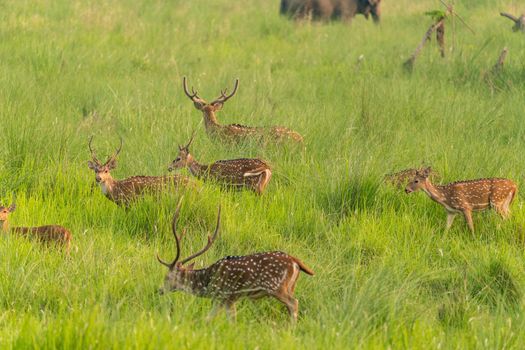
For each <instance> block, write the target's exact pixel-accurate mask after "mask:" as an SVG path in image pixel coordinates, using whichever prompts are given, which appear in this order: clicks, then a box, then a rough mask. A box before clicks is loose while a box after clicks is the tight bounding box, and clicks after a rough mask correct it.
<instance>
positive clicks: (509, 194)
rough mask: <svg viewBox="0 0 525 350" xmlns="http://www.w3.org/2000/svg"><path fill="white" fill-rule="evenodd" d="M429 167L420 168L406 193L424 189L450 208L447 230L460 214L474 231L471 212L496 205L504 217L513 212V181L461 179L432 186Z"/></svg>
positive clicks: (495, 208)
mask: <svg viewBox="0 0 525 350" xmlns="http://www.w3.org/2000/svg"><path fill="white" fill-rule="evenodd" d="M429 174H430V169H428V168H427V169H425V170H423V171H417V172H416V175H415V176H414V178H413V179H412V181H411V182H410V183H409V184H408V185H407V187H406V189H405V192H406V193H407V194H408V193H412V192H414V191H417V190H422V191H424V192H425V193H426V194H427V195H428V196H429V197H430V198H431V199H432V200H433V201H435V202H437V203H439V204H441V205H442V206H443V207H445V210H446V211H447V230H448V229H449V228H450V227H451V226H452V223H453V222H454V218H455V217H456V215H457V214H463V216H464V217H465V220H466V221H467V224H468V227H469V229H470V230H471V231H472V232H474V223H473V221H472V212H473V211H481V210H485V209H489V208H493V209H494V210H495V211H496V212H497V213H498V214H499V215H501V217H503V218H504V219H506V218H508V217H509V215H510V208H509V207H510V204H511V203H512V200H513V199H514V196H515V195H516V191H517V186H516V184H515V183H514V182H512V181H511V180H507V179H501V178H490V179H477V180H468V181H458V182H453V183H450V184H447V185H433V184H432V183H431V182H430V179H429Z"/></svg>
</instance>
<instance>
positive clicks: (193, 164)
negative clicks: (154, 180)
mask: <svg viewBox="0 0 525 350" xmlns="http://www.w3.org/2000/svg"><path fill="white" fill-rule="evenodd" d="M192 142H193V136H192V137H191V139H190V141H189V142H188V144H187V145H186V146H179V155H178V156H177V158H176V159H175V160H174V161H173V162H172V163H171V164H170V166H169V167H168V171H173V170H175V169H181V168H185V167H187V168H188V169H189V171H190V173H191V174H192V175H193V176H195V177H197V178H199V179H203V180H205V181H206V180H215V181H217V182H218V183H220V184H222V185H225V186H228V187H232V188H235V189H242V188H248V189H251V190H252V191H254V192H255V193H257V194H262V193H263V192H264V190H265V188H266V186H267V185H268V182H270V179H271V177H272V170H271V169H270V166H269V165H268V164H267V163H266V162H265V161H263V160H261V159H257V158H241V159H228V160H219V161H216V162H214V163H212V164H208V165H205V164H200V163H199V162H197V160H196V159H195V158H193V156H192V155H191V153H190V145H191V143H192Z"/></svg>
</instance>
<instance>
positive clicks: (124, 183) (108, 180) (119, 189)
mask: <svg viewBox="0 0 525 350" xmlns="http://www.w3.org/2000/svg"><path fill="white" fill-rule="evenodd" d="M92 141H93V137H91V138H90V140H89V151H90V152H91V157H92V160H90V161H88V167H89V168H90V169H91V170H93V171H94V172H95V180H96V181H97V183H98V184H99V185H100V188H101V190H102V193H103V194H104V195H105V196H106V197H107V198H108V199H109V200H111V201H113V202H114V203H116V204H117V205H125V206H128V205H129V204H130V202H131V201H133V200H135V199H137V198H138V197H140V196H142V195H144V194H146V193H159V192H161V191H162V190H164V189H166V188H169V187H170V186H173V187H174V188H179V187H183V186H188V185H189V184H190V181H189V179H188V178H187V177H186V176H181V175H174V176H133V177H129V178H127V179H124V180H115V179H114V178H113V177H112V176H111V170H113V169H115V168H116V167H117V156H118V155H119V153H120V151H121V150H122V139H121V140H120V146H119V148H118V149H117V150H116V151H115V153H114V154H113V155H112V156H111V157H109V158H108V160H107V161H106V162H105V163H104V164H102V162H100V161H99V160H98V159H97V156H96V154H95V151H94V150H93V149H92V148H91V142H92Z"/></svg>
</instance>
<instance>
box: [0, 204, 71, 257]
mask: <svg viewBox="0 0 525 350" xmlns="http://www.w3.org/2000/svg"><path fill="white" fill-rule="evenodd" d="M15 209H16V205H15V204H14V203H13V204H11V205H10V206H9V207H4V206H0V223H2V231H3V232H4V233H8V232H14V233H17V234H19V235H21V236H24V237H29V238H34V239H36V240H37V241H40V242H42V243H45V244H49V245H51V244H55V245H60V246H63V247H64V248H65V250H66V253H67V254H69V251H70V249H71V232H69V230H68V229H66V228H65V227H62V226H58V225H46V226H37V227H9V215H10V214H11V213H12V212H13V211H15Z"/></svg>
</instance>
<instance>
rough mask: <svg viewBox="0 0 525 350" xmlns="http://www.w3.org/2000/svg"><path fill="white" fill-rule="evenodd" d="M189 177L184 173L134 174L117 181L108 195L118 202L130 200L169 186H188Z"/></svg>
mask: <svg viewBox="0 0 525 350" xmlns="http://www.w3.org/2000/svg"><path fill="white" fill-rule="evenodd" d="M188 183H189V179H188V178H187V177H186V176H182V175H173V176H133V177H129V178H127V179H124V180H118V181H116V182H115V185H114V187H113V188H112V190H111V191H109V192H107V193H106V196H107V197H108V198H109V199H111V200H113V201H115V202H116V203H118V204H122V203H126V202H129V201H131V200H133V199H135V198H137V197H140V196H141V195H143V194H146V193H148V192H151V193H156V192H159V191H161V190H163V189H165V188H167V187H169V186H174V187H179V186H186V185H188Z"/></svg>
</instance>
